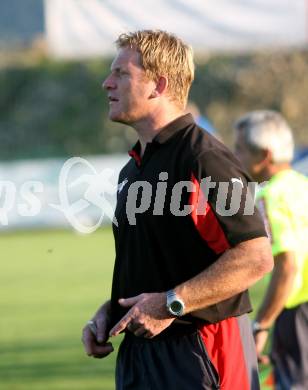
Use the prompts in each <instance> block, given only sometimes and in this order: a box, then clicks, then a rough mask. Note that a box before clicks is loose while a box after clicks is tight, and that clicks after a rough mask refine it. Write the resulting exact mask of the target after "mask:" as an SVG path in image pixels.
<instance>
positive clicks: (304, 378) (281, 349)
mask: <svg viewBox="0 0 308 390" xmlns="http://www.w3.org/2000/svg"><path fill="white" fill-rule="evenodd" d="M235 129H236V154H237V156H238V157H239V159H240V160H241V162H242V163H243V165H244V166H245V167H246V169H247V170H248V171H249V173H250V174H251V176H252V177H253V178H254V179H255V180H256V181H257V182H258V183H262V184H261V185H260V190H259V192H258V195H257V199H258V205H259V207H260V210H261V212H262V214H263V215H264V219H265V222H266V225H267V230H268V234H269V236H270V238H271V243H272V252H273V256H274V259H275V266H274V270H273V273H272V276H271V280H270V283H269V287H268V289H267V291H266V294H265V297H264V299H263V302H262V304H261V307H260V308H259V310H258V313H257V315H256V321H255V322H254V335H255V342H256V348H257V353H258V356H259V361H261V362H262V361H263V362H265V361H266V357H265V356H262V351H263V349H264V346H265V343H266V341H267V337H268V331H269V328H270V327H271V326H272V325H273V324H274V330H273V340H272V351H271V360H272V363H273V365H274V376H275V383H276V386H277V387H276V388H277V389H279V390H280V389H283V390H290V389H296V390H301V389H302V390H304V389H308V179H307V178H306V177H305V176H302V175H300V174H299V173H297V172H295V171H294V170H292V169H291V166H290V162H291V160H292V157H293V149H294V143H293V137H292V131H291V129H290V127H289V126H288V124H287V123H286V121H285V120H284V119H283V118H282V116H281V115H280V114H279V113H277V112H274V111H254V112H251V113H248V114H246V115H245V116H243V117H241V118H240V119H239V120H238V121H237V123H236V124H235Z"/></svg>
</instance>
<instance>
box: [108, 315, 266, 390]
mask: <svg viewBox="0 0 308 390" xmlns="http://www.w3.org/2000/svg"><path fill="white" fill-rule="evenodd" d="M244 346H245V347H244ZM116 389H117V390H209V389H223V390H258V389H259V379H258V373H257V361H256V356H255V347H254V342H253V338H252V334H251V326H250V322H249V319H248V316H247V315H244V316H241V317H238V318H229V319H227V320H224V321H221V322H220V323H217V324H212V325H206V326H204V325H200V326H199V325H172V326H171V327H169V328H168V329H167V330H165V331H164V332H163V333H162V334H160V335H158V336H156V337H154V338H153V339H145V338H141V337H135V336H134V335H133V334H132V333H129V332H127V333H126V335H125V337H124V340H123V342H122V344H121V345H120V349H119V353H118V357H117V365H116Z"/></svg>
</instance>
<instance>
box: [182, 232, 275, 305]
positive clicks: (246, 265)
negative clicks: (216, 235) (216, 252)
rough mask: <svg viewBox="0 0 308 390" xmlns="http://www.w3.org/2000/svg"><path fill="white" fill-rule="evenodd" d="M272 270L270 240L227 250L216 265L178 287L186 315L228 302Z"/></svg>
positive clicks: (253, 241) (261, 239)
mask: <svg viewBox="0 0 308 390" xmlns="http://www.w3.org/2000/svg"><path fill="white" fill-rule="evenodd" d="M272 268H273V258H272V255H271V248H270V243H269V240H268V239H267V238H266V237H260V238H255V239H252V240H248V241H245V242H242V243H240V244H238V245H236V246H235V247H234V248H231V249H229V250H227V251H226V252H225V253H224V254H223V255H222V256H221V257H220V258H219V259H218V260H217V261H216V262H215V263H214V264H213V265H211V266H210V267H209V268H207V269H206V270H204V271H203V272H201V273H200V274H198V275H197V276H195V277H194V278H192V279H190V280H188V281H187V282H184V283H182V284H180V285H179V286H177V287H176V288H175V292H176V294H177V295H178V296H179V297H180V298H182V299H183V301H184V302H185V313H190V312H192V311H195V310H199V309H202V308H205V307H208V306H210V305H213V304H215V303H218V302H221V301H223V300H225V299H228V298H230V297H232V296H234V295H236V294H238V293H240V292H242V291H244V290H246V289H247V288H249V287H250V286H252V285H253V284H254V283H255V282H257V281H258V280H259V279H261V278H262V277H263V276H264V275H265V274H266V273H267V272H270V271H271V270H272Z"/></svg>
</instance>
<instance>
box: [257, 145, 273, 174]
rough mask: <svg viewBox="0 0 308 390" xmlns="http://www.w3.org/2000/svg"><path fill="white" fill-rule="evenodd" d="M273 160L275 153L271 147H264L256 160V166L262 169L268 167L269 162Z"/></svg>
mask: <svg viewBox="0 0 308 390" xmlns="http://www.w3.org/2000/svg"><path fill="white" fill-rule="evenodd" d="M272 161H273V154H272V152H271V151H270V150H269V149H262V150H260V152H259V155H258V157H257V161H256V166H257V167H256V168H257V169H258V170H259V171H261V170H263V169H264V168H265V167H267V166H268V165H269V164H271V163H272Z"/></svg>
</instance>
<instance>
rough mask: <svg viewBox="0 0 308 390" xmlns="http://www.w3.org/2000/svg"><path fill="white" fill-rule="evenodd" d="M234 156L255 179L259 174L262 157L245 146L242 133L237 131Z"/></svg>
mask: <svg viewBox="0 0 308 390" xmlns="http://www.w3.org/2000/svg"><path fill="white" fill-rule="evenodd" d="M234 152H235V155H236V157H237V158H238V159H239V160H240V162H241V163H242V165H243V167H244V168H245V169H246V171H247V172H248V173H249V174H250V175H251V176H252V177H253V178H254V179H257V176H258V173H259V163H260V161H262V156H261V154H259V153H257V152H256V153H254V152H253V151H252V150H251V148H250V147H249V145H247V143H246V140H245V137H244V133H243V132H242V131H240V130H239V131H237V133H236V141H235V150H234Z"/></svg>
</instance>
